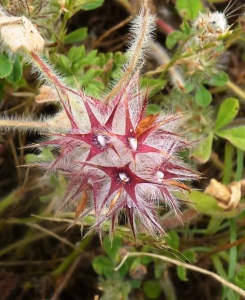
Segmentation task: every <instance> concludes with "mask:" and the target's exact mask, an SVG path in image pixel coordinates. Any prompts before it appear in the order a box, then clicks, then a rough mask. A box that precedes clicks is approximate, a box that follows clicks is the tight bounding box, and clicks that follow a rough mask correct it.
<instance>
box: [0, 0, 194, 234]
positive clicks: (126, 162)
mask: <svg viewBox="0 0 245 300" xmlns="http://www.w3.org/2000/svg"><path fill="white" fill-rule="evenodd" d="M154 22H155V19H154V16H152V15H151V14H150V12H149V10H148V8H147V6H146V2H144V5H143V7H142V9H141V11H140V13H139V15H138V16H137V17H136V18H135V21H134V22H133V26H132V30H131V32H132V34H133V39H132V42H131V44H130V47H129V49H128V52H127V57H128V60H127V63H125V65H124V66H123V70H122V73H121V75H120V79H119V80H118V81H117V82H116V83H115V85H114V87H113V88H112V89H111V91H110V92H109V93H108V94H107V95H106V96H104V97H102V98H101V99H95V98H94V97H92V96H87V95H85V94H84V93H83V91H81V90H80V89H79V88H78V89H72V88H70V87H68V86H66V85H65V83H64V82H63V80H62V79H60V78H59V76H58V75H57V74H56V73H55V72H54V71H53V69H52V68H51V67H50V66H49V64H48V63H47V62H46V61H45V60H44V59H43V58H42V57H41V56H40V55H39V54H37V53H36V52H35V51H33V45H32V48H31V49H28V47H27V46H23V47H22V48H21V52H22V54H24V55H25V57H26V60H27V61H29V62H30V63H31V64H32V66H33V67H34V70H37V71H38V72H39V73H40V75H41V78H43V79H44V80H45V81H46V85H45V86H43V87H42V88H41V89H40V95H38V97H37V101H38V102H46V101H49V100H50V101H59V102H60V104H61V107H62V109H61V111H60V112H59V113H58V114H57V115H56V116H55V117H54V118H53V119H52V118H50V119H43V120H40V123H39V127H38V126H37V122H36V121H35V122H34V121H33V122H32V121H29V120H24V119H22V120H19V126H21V127H22V128H27V129H30V128H36V129H37V130H38V131H39V132H43V133H45V132H46V137H47V139H46V140H44V141H42V142H40V143H39V144H36V145H34V146H38V147H49V146H52V147H55V148H57V155H56V158H55V159H54V160H53V161H51V162H49V163H47V162H43V163H37V164H36V165H38V166H40V167H43V168H45V169H47V172H53V171H56V172H60V173H62V174H65V175H66V177H67V178H68V179H69V184H68V188H67V191H66V193H65V196H64V198H63V200H62V203H61V206H60V208H59V210H58V211H59V212H60V211H62V210H63V209H65V208H66V207H68V206H69V205H70V204H73V205H75V206H76V209H75V219H76V220H78V219H81V220H83V219H84V217H85V216H87V215H89V214H92V215H94V216H95V224H94V225H93V226H92V228H91V230H93V229H95V230H97V231H98V232H99V234H100V235H101V234H102V230H103V224H104V222H106V221H110V224H111V234H113V233H114V230H115V224H117V222H118V218H119V217H120V216H121V213H122V211H124V212H125V213H126V215H127V218H128V221H129V224H130V226H131V228H132V231H133V234H134V235H136V232H137V224H136V220H138V221H139V222H140V223H141V224H142V225H143V226H144V227H145V228H146V229H147V230H148V231H149V232H150V233H151V234H152V235H154V236H155V235H156V234H159V233H161V232H164V230H163V228H162V227H161V226H160V224H159V220H158V218H159V217H158V210H159V209H161V208H162V207H163V206H168V207H170V208H171V209H173V210H174V211H175V213H176V214H179V213H180V211H179V203H180V201H179V200H178V197H180V193H185V192H186V191H189V188H188V187H187V186H186V185H185V184H184V183H183V182H182V181H184V182H188V181H191V180H193V179H196V178H197V177H198V175H197V173H195V172H194V171H192V170H191V169H189V168H188V166H186V164H185V163H184V162H183V160H182V159H181V158H180V157H178V153H179V152H180V151H182V150H185V149H187V148H190V147H191V145H190V144H189V143H188V142H187V141H185V139H184V137H183V136H182V132H181V130H180V128H181V126H182V123H183V122H184V119H185V116H183V115H182V114H171V113H168V114H164V113H158V114H156V115H146V108H147V101H148V90H147V89H146V90H144V89H142V88H141V86H140V68H141V66H142V63H143V60H144V52H145V50H146V49H147V46H148V44H149V43H150V40H151V32H152V29H153V27H154ZM5 43H7V41H5ZM47 97H51V98H50V99H49V98H47ZM4 122H5V123H6V127H15V126H17V123H16V121H13V120H12V123H11V120H2V121H0V125H2V126H5V123H4Z"/></svg>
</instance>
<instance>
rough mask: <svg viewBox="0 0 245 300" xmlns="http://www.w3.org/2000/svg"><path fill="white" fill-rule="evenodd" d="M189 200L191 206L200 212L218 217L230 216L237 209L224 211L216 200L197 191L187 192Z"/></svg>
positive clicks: (234, 213)
mask: <svg viewBox="0 0 245 300" xmlns="http://www.w3.org/2000/svg"><path fill="white" fill-rule="evenodd" d="M188 197H189V199H190V200H191V202H192V203H191V204H190V205H191V206H192V207H194V208H195V209H196V210H197V211H199V212H200V213H203V214H206V215H208V216H215V217H219V218H231V217H234V216H236V215H237V213H238V212H237V211H236V210H233V211H224V210H223V209H222V208H220V207H219V206H218V204H217V200H216V199H215V198H214V197H212V196H209V195H206V194H204V193H202V192H199V191H192V192H191V193H190V194H189V196H188Z"/></svg>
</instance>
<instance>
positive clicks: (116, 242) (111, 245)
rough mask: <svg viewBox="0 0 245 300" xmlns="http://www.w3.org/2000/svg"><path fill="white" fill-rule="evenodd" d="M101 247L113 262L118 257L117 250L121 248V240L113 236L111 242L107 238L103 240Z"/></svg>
mask: <svg viewBox="0 0 245 300" xmlns="http://www.w3.org/2000/svg"><path fill="white" fill-rule="evenodd" d="M103 247H104V249H105V252H106V253H107V255H108V256H109V257H110V259H112V260H115V259H116V257H117V256H118V252H119V250H120V249H121V248H122V239H121V238H120V237H117V236H115V237H114V238H113V241H111V240H110V238H109V236H107V237H106V238H105V239H104V240H103Z"/></svg>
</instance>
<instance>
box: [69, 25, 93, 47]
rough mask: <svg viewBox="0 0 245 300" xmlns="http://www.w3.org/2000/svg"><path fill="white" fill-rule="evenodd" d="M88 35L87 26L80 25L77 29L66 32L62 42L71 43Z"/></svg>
mask: <svg viewBox="0 0 245 300" xmlns="http://www.w3.org/2000/svg"><path fill="white" fill-rule="evenodd" d="M87 36H88V28H87V27H82V28H78V29H77V30H74V31H73V32H71V33H69V34H67V35H66V36H65V37H64V39H63V43H64V44H71V43H78V42H81V41H83V40H84V39H86V37H87Z"/></svg>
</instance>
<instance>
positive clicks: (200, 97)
mask: <svg viewBox="0 0 245 300" xmlns="http://www.w3.org/2000/svg"><path fill="white" fill-rule="evenodd" d="M195 99H196V102H197V103H198V104H199V105H200V106H202V107H206V106H208V105H209V104H210V102H211V101H212V95H211V93H210V92H209V91H208V90H207V89H206V88H205V87H204V86H203V85H201V86H200V88H199V89H198V91H197V92H196V94H195Z"/></svg>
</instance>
